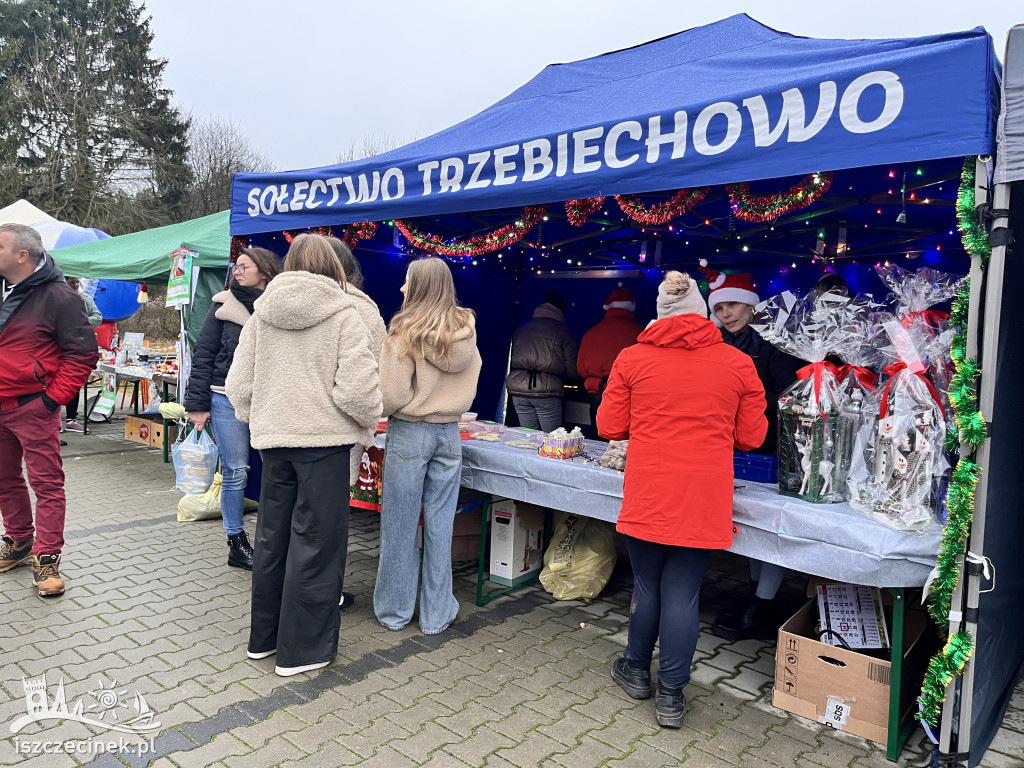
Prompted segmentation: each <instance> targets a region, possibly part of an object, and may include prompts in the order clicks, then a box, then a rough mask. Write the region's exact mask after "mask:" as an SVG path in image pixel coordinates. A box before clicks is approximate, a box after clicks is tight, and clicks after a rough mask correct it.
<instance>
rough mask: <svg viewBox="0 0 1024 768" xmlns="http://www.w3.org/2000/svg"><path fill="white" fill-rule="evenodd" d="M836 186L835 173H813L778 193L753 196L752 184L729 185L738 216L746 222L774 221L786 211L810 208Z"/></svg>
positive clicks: (732, 205)
mask: <svg viewBox="0 0 1024 768" xmlns="http://www.w3.org/2000/svg"><path fill="white" fill-rule="evenodd" d="M830 186H832V174H831V173H809V174H808V175H807V176H805V177H804V178H803V179H801V180H800V182H799V183H798V184H794V185H793V186H792V187H790V188H789V189H788V190H786V191H785V192H780V193H779V194H777V195H751V194H750V184H749V183H747V182H745V181H744V182H742V183H740V184H726V185H725V188H726V189H727V190H728V191H729V204H730V206H731V207H732V212H733V214H734V215H735V216H736V218H737V219H742V220H743V221H754V222H765V221H773V220H774V219H777V218H778V217H779V216H782V215H783V214H786V213H789V212H790V211H796V210H799V209H801V208H806V207H807V206H809V205H810V204H811V203H814V202H815V201H817V200H819V199H821V196H822V195H824V194H825V193H826V192H828V188H829V187H830Z"/></svg>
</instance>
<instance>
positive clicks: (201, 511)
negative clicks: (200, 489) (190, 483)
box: [178, 472, 260, 523]
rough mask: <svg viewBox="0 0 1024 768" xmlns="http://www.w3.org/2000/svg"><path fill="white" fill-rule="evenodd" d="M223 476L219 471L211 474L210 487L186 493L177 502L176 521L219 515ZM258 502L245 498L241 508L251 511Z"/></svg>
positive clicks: (257, 505) (256, 506) (257, 507)
mask: <svg viewBox="0 0 1024 768" xmlns="http://www.w3.org/2000/svg"><path fill="white" fill-rule="evenodd" d="M223 484H224V478H223V477H221V474H220V472H217V473H216V474H215V475H214V476H213V482H212V483H210V489H209V490H208V491H207V492H206V493H195V494H186V495H185V496H183V497H182V498H181V501H179V502H178V522H179V523H191V522H195V521H196V520H213V519H214V518H217V517H220V516H221V513H220V489H221V486H222V485H223ZM259 506H260V505H259V502H256V501H253V500H252V499H245V504H244V506H243V510H244V511H245V512H252V511H253V510H255V509H259Z"/></svg>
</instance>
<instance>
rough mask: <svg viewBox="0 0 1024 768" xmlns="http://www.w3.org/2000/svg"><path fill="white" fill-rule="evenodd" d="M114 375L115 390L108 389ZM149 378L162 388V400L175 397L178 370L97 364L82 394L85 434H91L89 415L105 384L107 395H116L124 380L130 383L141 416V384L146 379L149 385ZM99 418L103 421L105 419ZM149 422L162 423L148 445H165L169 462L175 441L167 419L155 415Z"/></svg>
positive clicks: (134, 408)
mask: <svg viewBox="0 0 1024 768" xmlns="http://www.w3.org/2000/svg"><path fill="white" fill-rule="evenodd" d="M111 377H113V381H114V384H113V390H112V391H110V390H109V384H108V383H107V382H109V381H110V380H111ZM93 381H97V382H98V383H99V386H100V395H99V396H97V398H96V400H95V402H93V403H92V404H91V405H90V404H89V384H90V383H92V382H93ZM150 381H153V382H154V383H156V384H158V385H160V386H161V387H162V397H163V402H165V403H166V402H170V401H171V399H172V398H171V392H170V389H171V387H174V388H175V390H177V388H178V374H177V372H176V371H173V372H169V371H166V370H161V369H160V368H159V367H158V366H157V365H155V364H154V365H114V364H112V363H99V364H98V365H97V366H96V370H95V371H93V372H92V373H91V374H90V375H89V380H88V381H86V383H85V387H84V391H83V397H84V398H85V402H86V412H85V419H84V424H83V427H84V431H85V433H86V434H88V430H89V417H90V415H91V414H92V413H93V411H94V410H95V409H96V406H97V404H98V403H99V401H100V396H102V394H103V391H104V387H106V388H107V389H108V392H107V394H109V395H114V394H116V392H117V389H118V387H119V385H120V383H121V382H125V383H127V384H130V385H131V387H132V399H131V403H132V415H133V416H134V417H136V418H138V417H139V416H140V400H141V396H142V393H141V392H140V384H141V383H142V382H146V383H147V384H148V382H150ZM100 420H101V421H102V419H100ZM150 421H152V422H153V423H154V424H156V425H158V426H159V429H158V430H157V432H158V433H159V434H155V435H154V437H153V439H152V440H150V441H149V445H151V446H153V447H162V448H163V456H164V463H165V464H166V463H168V462H169V461H170V443H171V442H172V440H171V439H170V434H169V429H168V421H167V419H165V418H163V417H162V416H160V415H159V414H156V415H155V416H154V418H153V419H151V420H150Z"/></svg>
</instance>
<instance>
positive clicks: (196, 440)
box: [171, 429, 220, 493]
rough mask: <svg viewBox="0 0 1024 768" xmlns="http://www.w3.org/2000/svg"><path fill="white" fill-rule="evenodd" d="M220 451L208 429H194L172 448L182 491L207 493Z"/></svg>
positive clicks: (172, 456) (179, 488)
mask: <svg viewBox="0 0 1024 768" xmlns="http://www.w3.org/2000/svg"><path fill="white" fill-rule="evenodd" d="M219 457H220V452H219V451H218V450H217V446H216V445H215V444H214V442H213V440H212V439H211V438H210V436H209V435H208V434H207V433H206V430H198V429H193V430H192V431H191V432H189V433H188V437H186V438H185V439H184V440H179V441H178V442H176V443H175V444H174V447H173V448H171V458H172V459H173V461H174V476H175V478H176V480H177V483H178V490H179V491H181V492H182V493H206V492H207V491H208V490H209V489H210V484H211V483H213V476H214V475H215V474H216V473H217V459H218V458H219Z"/></svg>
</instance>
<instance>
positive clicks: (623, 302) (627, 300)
mask: <svg viewBox="0 0 1024 768" xmlns="http://www.w3.org/2000/svg"><path fill="white" fill-rule="evenodd" d="M604 309H606V310H607V309H628V310H629V311H630V312H636V297H635V296H634V295H633V292H632V291H631V290H629V288H625V287H623V285H622V283H619V287H618V288H616V289H615V290H614V291H612V292H611V293H609V294H608V300H607V301H605V303H604Z"/></svg>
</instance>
